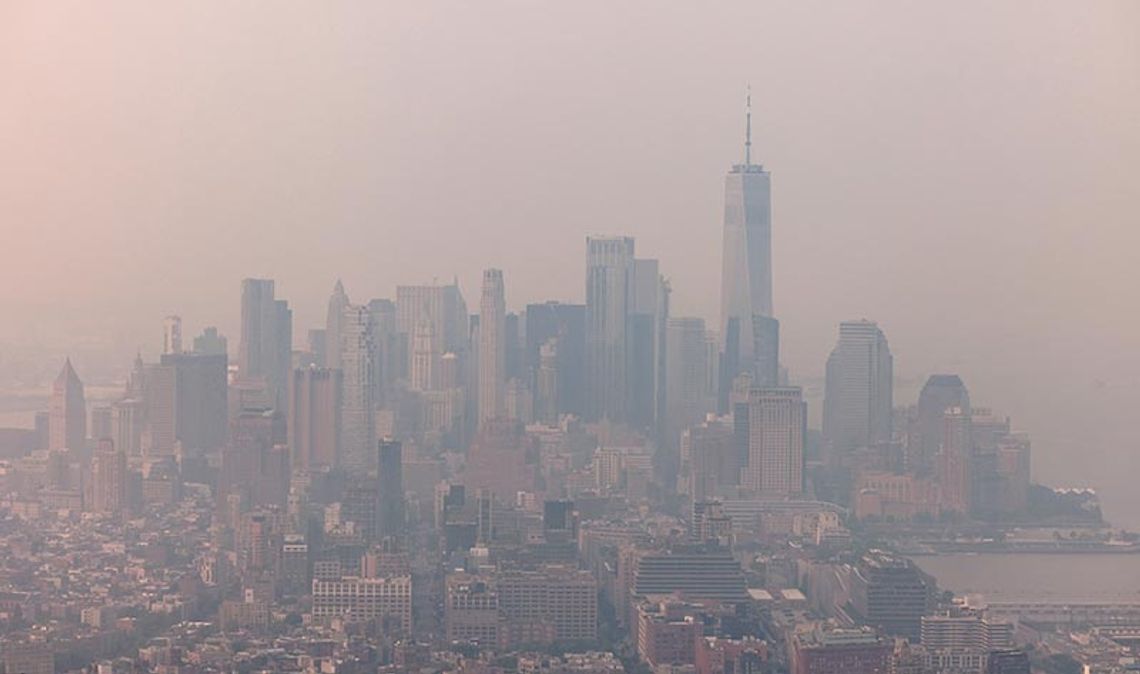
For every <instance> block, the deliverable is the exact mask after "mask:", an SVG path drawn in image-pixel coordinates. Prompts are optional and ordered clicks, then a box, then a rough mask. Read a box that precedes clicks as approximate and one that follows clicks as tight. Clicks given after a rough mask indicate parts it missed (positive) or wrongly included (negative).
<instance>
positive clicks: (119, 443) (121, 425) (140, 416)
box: [111, 398, 146, 456]
mask: <svg viewBox="0 0 1140 674" xmlns="http://www.w3.org/2000/svg"><path fill="white" fill-rule="evenodd" d="M145 428H146V406H145V404H144V403H143V401H141V400H139V399H137V398H124V399H123V400H119V401H117V402H114V403H111V439H112V440H113V441H114V443H115V447H117V448H119V449H120V450H121V451H123V452H124V453H125V454H126V455H127V456H141V455H142V435H143V431H144V430H145Z"/></svg>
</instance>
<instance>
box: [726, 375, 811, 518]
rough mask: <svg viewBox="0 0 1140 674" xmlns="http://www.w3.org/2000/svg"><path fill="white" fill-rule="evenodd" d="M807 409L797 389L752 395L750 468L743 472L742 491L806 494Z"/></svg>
mask: <svg viewBox="0 0 1140 674" xmlns="http://www.w3.org/2000/svg"><path fill="white" fill-rule="evenodd" d="M804 408H805V405H804V401H803V394H802V392H801V391H800V389H799V388H797V387H780V388H757V389H752V390H751V391H750V392H749V394H748V465H746V466H744V468H743V469H742V470H741V476H740V486H741V487H743V488H745V489H747V490H749V491H751V492H752V493H753V495H755V496H765V497H766V496H798V495H800V494H802V493H803V489H804V430H805V423H806V417H807V413H806V410H805V409H804Z"/></svg>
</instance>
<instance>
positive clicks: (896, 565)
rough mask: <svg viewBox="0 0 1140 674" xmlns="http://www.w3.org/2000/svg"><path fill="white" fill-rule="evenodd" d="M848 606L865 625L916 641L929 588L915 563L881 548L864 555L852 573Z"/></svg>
mask: <svg viewBox="0 0 1140 674" xmlns="http://www.w3.org/2000/svg"><path fill="white" fill-rule="evenodd" d="M850 583H851V609H852V611H853V612H854V614H855V617H856V618H857V619H858V620H860V621H861V622H863V623H864V624H867V625H870V626H872V627H875V628H878V629H880V630H882V631H883V632H885V633H886V634H889V635H891V636H900V637H906V638H907V639H910V640H911V641H917V640H918V639H919V637H920V636H921V634H922V616H924V615H926V614H927V613H928V612H929V609H930V605H931V589H930V588H929V587H927V584H926V576H925V575H924V574H923V573H922V571H921V570H919V568H918V567H917V566H915V564H914V562H912V561H910V560H909V559H907V558H905V557H896V556H895V555H892V554H890V553H887V552H882V551H880V550H871V551H870V552H868V553H867V554H865V555H863V557H862V559H860V560H859V563H858V564H856V565H855V567H854V573H852V574H851V580H850Z"/></svg>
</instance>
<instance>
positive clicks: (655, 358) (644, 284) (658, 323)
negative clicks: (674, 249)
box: [626, 260, 669, 438]
mask: <svg viewBox="0 0 1140 674" xmlns="http://www.w3.org/2000/svg"><path fill="white" fill-rule="evenodd" d="M668 316H669V285H668V284H667V283H666V282H665V280H664V278H663V277H662V276H661V274H660V272H659V265H658V263H657V260H634V261H633V274H632V287H631V290H630V302H629V319H628V320H629V325H628V326H627V328H626V330H627V334H626V341H627V356H626V367H627V372H628V378H629V384H628V385H629V403H628V413H629V422H630V423H631V424H632V425H633V426H634V427H636V428H639V429H642V430H645V431H647V432H648V433H649V434H650V436H651V437H654V438H657V437H658V436H659V434H660V433H661V431H662V429H661V428H659V427H658V421H659V420H661V419H662V418H663V417H664V414H665V410H664V407H663V406H664V405H665V388H664V387H665V358H666V354H665V338H666V332H665V324H666V321H667V319H668Z"/></svg>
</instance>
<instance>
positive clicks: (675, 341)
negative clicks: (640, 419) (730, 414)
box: [664, 318, 716, 447]
mask: <svg viewBox="0 0 1140 674" xmlns="http://www.w3.org/2000/svg"><path fill="white" fill-rule="evenodd" d="M666 333H667V334H666V337H665V343H666V353H667V358H666V366H665V382H666V395H665V400H666V414H665V418H666V423H665V438H664V439H665V445H666V446H668V447H676V446H678V443H679V442H680V440H681V433H682V432H683V431H684V430H685V429H686V428H688V427H690V426H695V425H696V424H699V423H701V421H703V420H704V418H705V415H706V414H708V413H709V412H712V411H714V410H715V409H716V397H715V392H713V391H709V390H708V389H707V386H708V383H709V377H708V368H709V367H710V364H709V362H708V360H709V359H708V356H709V353H708V349H707V347H706V339H707V334H708V331H707V330H705V321H704V319H702V318H670V319H669V322H668V327H667V330H666Z"/></svg>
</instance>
